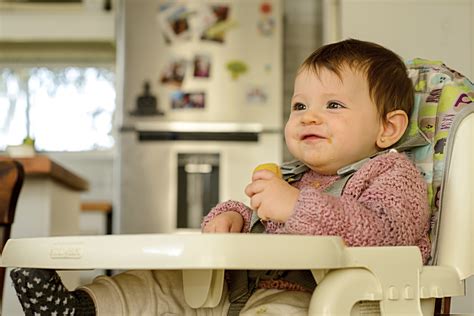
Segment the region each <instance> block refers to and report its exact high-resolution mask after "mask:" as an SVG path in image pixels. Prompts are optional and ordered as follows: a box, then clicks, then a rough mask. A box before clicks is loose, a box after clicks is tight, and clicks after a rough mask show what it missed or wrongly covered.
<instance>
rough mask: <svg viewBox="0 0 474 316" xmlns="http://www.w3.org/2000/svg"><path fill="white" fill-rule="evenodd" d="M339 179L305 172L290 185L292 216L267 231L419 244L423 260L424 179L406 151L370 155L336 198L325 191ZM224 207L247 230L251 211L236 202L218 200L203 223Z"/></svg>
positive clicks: (361, 242)
mask: <svg viewBox="0 0 474 316" xmlns="http://www.w3.org/2000/svg"><path fill="white" fill-rule="evenodd" d="M337 179H338V176H334V175H333V176H328V175H321V174H318V173H316V172H314V171H312V170H310V171H308V172H306V173H305V174H304V175H303V177H302V179H301V180H300V181H298V182H295V183H294V184H293V185H294V186H295V187H296V188H298V189H299V190H300V194H299V198H298V201H297V202H296V205H295V208H294V211H293V214H292V215H291V216H290V217H289V218H288V220H287V221H286V222H285V223H275V222H272V221H268V222H267V223H266V229H265V231H266V233H270V234H297V235H337V236H341V237H342V238H343V239H344V241H345V242H346V244H347V245H348V246H408V245H410V246H418V247H419V248H420V250H421V254H422V257H423V262H425V263H426V262H427V260H428V258H429V254H430V249H431V244H430V240H429V238H428V229H429V217H430V213H429V204H428V199H427V188H426V183H425V181H424V180H423V178H422V177H421V175H420V172H419V171H418V170H417V169H416V167H415V166H414V164H413V163H412V162H411V161H410V160H409V159H408V158H407V157H406V155H405V154H401V153H388V154H383V155H380V156H377V157H375V158H373V159H371V160H370V161H369V162H367V163H366V164H364V165H363V166H362V168H361V169H359V170H358V171H357V172H356V173H355V174H354V175H353V176H352V178H350V180H349V181H348V182H347V184H346V187H345V188H344V191H343V193H342V195H341V196H340V197H335V196H332V195H329V194H327V193H325V192H323V190H324V189H325V188H327V187H328V186H329V185H331V184H332V183H333V182H334V181H336V180H337ZM226 211H236V212H238V213H240V214H241V215H242V217H243V218H244V227H243V229H242V232H248V231H249V226H250V219H251V216H252V210H251V209H249V208H248V207H247V206H245V205H244V204H243V203H241V202H236V201H227V202H224V203H220V204H218V205H217V206H216V207H214V208H213V209H212V210H211V211H210V212H209V214H208V215H207V216H206V217H205V219H204V221H203V225H202V226H203V227H204V226H205V225H206V224H207V223H208V222H209V221H210V220H212V219H213V218H214V217H216V216H217V215H219V214H220V213H223V212H226ZM265 287H266V286H265ZM276 287H280V286H276ZM283 287H285V286H283Z"/></svg>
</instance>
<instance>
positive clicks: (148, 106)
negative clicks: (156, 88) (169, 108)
mask: <svg viewBox="0 0 474 316" xmlns="http://www.w3.org/2000/svg"><path fill="white" fill-rule="evenodd" d="M163 114H164V113H163V112H162V111H160V110H159V108H158V102H157V98H156V97H155V96H154V95H153V94H152V93H151V91H150V82H149V81H145V83H144V85H143V93H142V94H141V95H139V96H138V97H137V102H136V108H135V110H133V111H131V112H130V115H135V116H151V115H163Z"/></svg>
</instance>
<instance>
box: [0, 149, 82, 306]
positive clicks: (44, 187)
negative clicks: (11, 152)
mask: <svg viewBox="0 0 474 316" xmlns="http://www.w3.org/2000/svg"><path fill="white" fill-rule="evenodd" d="M7 159H9V160H10V159H14V160H17V161H19V162H20V163H21V164H22V165H23V167H24V169H25V182H24V184H23V188H22V190H21V192H20V197H19V199H18V204H17V208H16V213H15V219H14V222H13V225H12V231H11V238H24V237H48V236H67V235H79V234H80V231H79V215H80V211H81V201H80V194H81V192H84V191H87V190H88V189H89V183H88V182H87V180H85V179H83V178H82V177H80V176H79V175H77V174H75V173H74V172H72V171H70V170H68V169H66V168H65V167H63V166H61V165H60V164H58V163H57V162H55V161H53V160H51V159H50V158H49V157H48V156H46V155H36V156H34V157H28V158H10V157H8V156H0V160H7ZM7 273H8V271H7ZM62 277H63V279H64V281H65V284H66V286H68V287H70V288H74V287H76V286H77V285H78V284H79V274H78V273H77V272H67V273H63V275H62ZM2 315H22V312H21V307H20V305H19V303H18V299H17V298H16V295H15V293H14V290H13V288H12V287H11V286H10V282H9V278H8V279H7V280H6V282H5V288H4V295H3V300H2Z"/></svg>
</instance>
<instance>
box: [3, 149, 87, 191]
mask: <svg viewBox="0 0 474 316" xmlns="http://www.w3.org/2000/svg"><path fill="white" fill-rule="evenodd" d="M0 160H17V161H18V162H20V163H21V164H22V165H23V168H24V169H25V174H26V177H50V178H52V179H53V180H55V181H57V182H59V183H60V184H63V185H65V186H67V187H69V188H71V189H73V190H75V191H87V190H88V189H89V182H88V181H87V180H85V179H84V178H82V177H80V176H79V175H77V174H75V173H73V172H72V171H70V170H68V169H66V168H65V167H63V166H61V165H60V164H58V163H57V162H55V161H53V160H51V158H49V157H48V156H46V155H35V156H34V157H21V158H20V157H18V158H17V157H15V158H12V157H9V156H0Z"/></svg>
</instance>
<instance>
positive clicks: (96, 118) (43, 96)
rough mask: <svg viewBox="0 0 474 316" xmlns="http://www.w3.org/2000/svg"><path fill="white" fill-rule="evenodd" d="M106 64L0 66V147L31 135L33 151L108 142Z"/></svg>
mask: <svg viewBox="0 0 474 316" xmlns="http://www.w3.org/2000/svg"><path fill="white" fill-rule="evenodd" d="M114 81H115V73H114V71H113V67H112V66H90V65H89V66H54V65H51V66H49V65H42V66H28V65H23V66H21V65H16V66H0V150H4V149H5V148H6V146H7V145H17V144H21V143H22V142H23V140H24V139H25V138H26V137H30V138H33V139H34V141H35V148H36V150H38V151H91V150H103V149H110V148H112V147H113V146H114V139H113V135H112V125H113V116H114V111H115V87H114Z"/></svg>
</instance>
